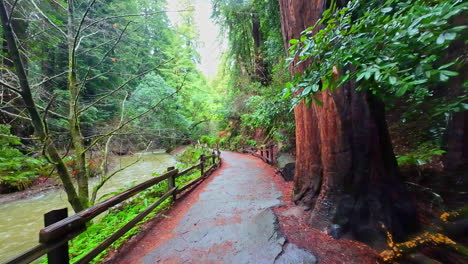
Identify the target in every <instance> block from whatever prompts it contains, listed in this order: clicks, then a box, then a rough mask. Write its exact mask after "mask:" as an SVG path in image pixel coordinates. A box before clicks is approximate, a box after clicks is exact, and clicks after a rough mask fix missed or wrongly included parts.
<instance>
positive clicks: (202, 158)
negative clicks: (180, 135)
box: [200, 154, 205, 176]
mask: <svg viewBox="0 0 468 264" xmlns="http://www.w3.org/2000/svg"><path fill="white" fill-rule="evenodd" d="M200 162H201V164H200V171H201V176H203V174H204V173H205V155H203V154H201V155H200Z"/></svg>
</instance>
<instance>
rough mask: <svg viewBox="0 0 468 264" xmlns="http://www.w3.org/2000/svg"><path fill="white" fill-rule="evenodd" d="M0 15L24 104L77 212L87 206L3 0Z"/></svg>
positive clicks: (1, 0) (0, 5) (0, 1)
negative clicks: (35, 91) (42, 108)
mask: <svg viewBox="0 0 468 264" xmlns="http://www.w3.org/2000/svg"><path fill="white" fill-rule="evenodd" d="M0 17H1V21H2V28H3V31H4V35H5V38H6V41H7V43H8V53H9V55H10V58H11V59H12V61H13V63H14V66H15V70H16V74H17V76H18V79H19V83H20V88H21V91H19V94H20V95H21V97H22V98H23V101H24V104H25V106H26V109H27V111H28V113H29V117H30V118H31V123H32V125H33V127H34V132H35V134H36V135H37V136H38V137H39V138H40V140H41V141H42V143H43V144H44V149H45V153H46V154H47V157H48V159H49V160H50V162H51V163H53V164H54V165H55V168H56V169H57V173H58V175H59V177H60V179H61V181H62V183H63V186H64V189H65V192H66V193H67V197H68V201H69V202H70V204H71V206H72V207H73V209H74V210H75V212H79V211H81V210H83V209H85V208H86V206H85V205H84V204H83V203H82V202H81V199H80V198H79V197H78V194H77V193H76V190H75V187H74V186H73V182H72V177H71V175H70V173H69V172H68V169H67V167H66V166H65V163H64V162H63V160H62V158H61V157H60V155H59V153H58V151H57V148H56V147H55V144H54V142H53V141H52V140H51V139H50V137H49V135H48V132H47V129H46V124H45V123H44V121H43V119H45V118H43V117H41V115H40V114H39V111H38V110H37V107H36V104H35V102H34V100H33V97H32V93H31V88H30V85H29V81H28V77H27V74H26V71H25V68H24V65H23V62H22V60H21V57H20V53H19V49H18V46H17V44H16V40H15V37H14V34H13V30H12V27H11V24H10V19H9V17H8V14H7V11H6V8H5V3H4V1H3V0H0Z"/></svg>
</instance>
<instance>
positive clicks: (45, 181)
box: [0, 176, 62, 204]
mask: <svg viewBox="0 0 468 264" xmlns="http://www.w3.org/2000/svg"><path fill="white" fill-rule="evenodd" d="M60 188H62V184H61V183H60V180H59V179H58V178H49V177H45V176H41V177H39V178H37V179H36V180H35V181H34V183H33V184H32V185H31V187H29V188H27V189H26V190H23V191H18V192H13V193H4V194H0V204H4V203H8V202H13V201H17V200H22V199H26V198H29V197H32V196H36V195H39V194H41V193H43V192H48V191H51V190H56V189H60Z"/></svg>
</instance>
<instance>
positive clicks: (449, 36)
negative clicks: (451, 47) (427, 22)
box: [444, 33, 457, 40]
mask: <svg viewBox="0 0 468 264" xmlns="http://www.w3.org/2000/svg"><path fill="white" fill-rule="evenodd" d="M456 37H457V33H444V38H445V39H446V40H454V39H455V38H456Z"/></svg>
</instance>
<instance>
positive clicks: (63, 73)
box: [31, 71, 68, 87]
mask: <svg viewBox="0 0 468 264" xmlns="http://www.w3.org/2000/svg"><path fill="white" fill-rule="evenodd" d="M67 73H68V71H64V72H61V73H59V74H56V75H54V76H52V77H48V76H46V77H45V78H44V79H43V80H42V81H41V82H40V83H36V84H33V85H31V87H37V86H41V85H43V84H44V83H48V82H50V81H52V80H53V79H55V78H58V77H60V76H62V75H65V74H67Z"/></svg>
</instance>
